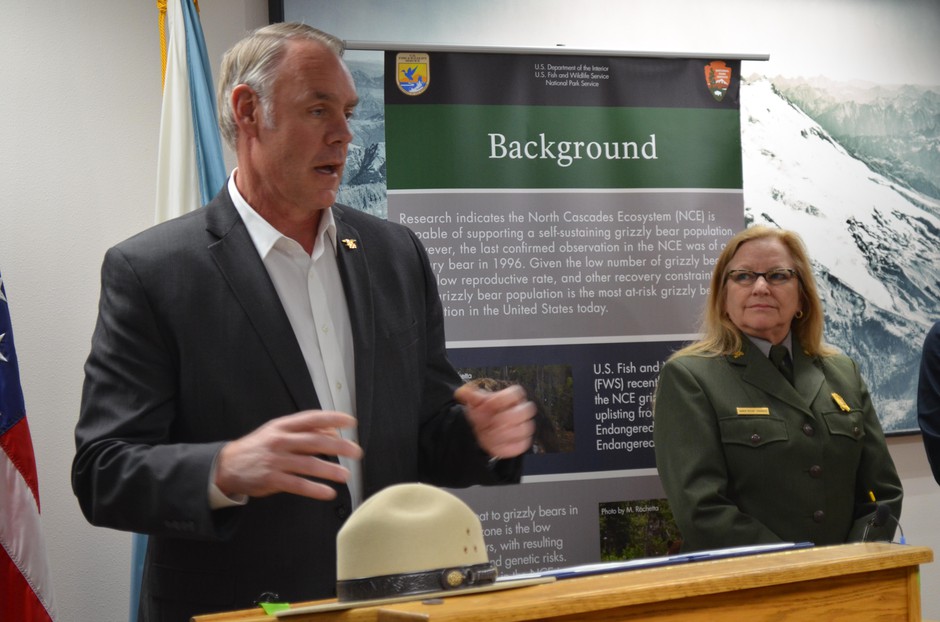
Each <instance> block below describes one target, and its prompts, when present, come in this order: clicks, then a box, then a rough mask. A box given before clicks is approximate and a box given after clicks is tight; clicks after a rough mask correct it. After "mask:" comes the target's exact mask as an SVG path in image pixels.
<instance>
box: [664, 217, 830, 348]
mask: <svg viewBox="0 0 940 622" xmlns="http://www.w3.org/2000/svg"><path fill="white" fill-rule="evenodd" d="M766 238H772V239H776V240H780V242H782V243H783V245H784V246H786V247H787V249H788V250H789V251H790V256H791V257H792V258H793V269H794V270H795V271H796V273H797V278H798V284H799V290H800V301H801V303H802V304H801V305H800V309H801V312H802V315H800V316H799V317H795V318H793V322H792V324H791V327H790V330H791V332H792V333H793V336H794V344H793V347H801V348H803V349H804V350H805V351H806V352H807V354H809V355H810V356H831V355H833V354H835V353H836V352H838V350H836V349H835V348H833V347H832V346H830V345H827V344H826V342H825V340H824V339H823V325H824V323H825V317H824V313H823V308H822V302H821V301H820V300H819V293H818V291H817V290H816V280H815V278H814V277H813V270H812V266H811V265H810V260H809V255H808V254H807V252H806V247H805V246H804V245H803V240H802V239H800V236H799V235H798V234H796V233H795V232H793V231H787V230H785V229H775V228H773V227H767V226H764V225H755V226H753V227H748V228H747V229H744V230H743V231H741V232H739V233H738V234H737V235H735V236H734V237H732V238H731V239H730V240H728V243H727V244H726V245H725V248H724V250H722V251H721V255H720V256H719V257H718V262H717V263H716V264H715V269H714V271H713V272H712V281H711V290H710V291H709V293H708V300H707V301H706V303H705V314H704V318H703V320H702V328H701V333H702V337H701V339H699V340H698V341H696V342H694V343H692V344H689V345H688V346H686V347H684V348H682V349H681V350H679V351H678V352H676V353H674V354H673V355H672V357H670V358H676V357H679V356H688V355H698V356H723V355H728V354H733V353H735V352H738V351H739V350H741V347H742V345H743V343H744V341H743V340H744V335H743V333H742V332H741V329H739V328H738V327H737V326H735V325H734V323H732V321H731V318H730V317H728V313H727V310H726V309H725V299H726V292H727V288H728V278H727V277H728V264H729V263H731V260H732V259H733V258H734V256H735V254H736V253H737V252H738V249H739V248H741V245H742V244H745V243H747V242H750V241H752V240H761V239H766Z"/></svg>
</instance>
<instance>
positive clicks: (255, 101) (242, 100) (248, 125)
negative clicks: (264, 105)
mask: <svg viewBox="0 0 940 622" xmlns="http://www.w3.org/2000/svg"><path fill="white" fill-rule="evenodd" d="M231 105H232V116H233V118H234V119H235V125H237V126H238V135H239V136H257V134H258V130H259V129H260V127H261V123H262V118H261V117H262V112H261V101H260V99H259V98H258V94H257V93H256V92H255V91H254V89H252V88H251V87H250V86H248V85H247V84H239V85H238V86H236V87H235V88H234V89H232V97H231Z"/></svg>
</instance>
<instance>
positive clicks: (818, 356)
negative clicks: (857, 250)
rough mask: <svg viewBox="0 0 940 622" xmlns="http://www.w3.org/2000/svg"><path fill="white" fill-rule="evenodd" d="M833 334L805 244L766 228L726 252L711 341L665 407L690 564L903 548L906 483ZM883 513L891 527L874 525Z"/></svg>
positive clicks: (673, 367) (664, 378)
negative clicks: (848, 545)
mask: <svg viewBox="0 0 940 622" xmlns="http://www.w3.org/2000/svg"><path fill="white" fill-rule="evenodd" d="M823 323H824V317H823V309H822V304H821V302H820V300H819V295H818V293H817V291H816V284H815V282H814V280H813V273H812V270H811V268H810V261H809V257H808V256H807V254H806V250H805V249H804V246H803V243H802V241H801V240H800V238H799V236H798V235H797V234H795V233H793V232H790V231H783V230H779V229H773V228H769V227H763V226H754V227H751V228H748V229H745V230H744V231H742V232H740V233H738V234H737V235H736V236H734V237H733V238H732V239H731V240H730V241H729V242H728V244H727V246H725V248H724V250H723V251H722V253H721V256H720V257H719V259H718V262H717V264H716V265H715V271H714V273H713V274H712V280H711V291H710V293H709V297H708V301H707V305H706V309H705V318H704V326H703V329H702V335H703V336H702V338H701V339H700V340H699V341H696V342H694V343H692V344H690V345H688V346H686V347H685V348H683V349H682V350H679V351H678V352H676V353H675V354H673V355H672V357H671V358H670V359H669V361H668V362H667V363H666V365H665V366H664V367H663V370H662V373H661V375H660V378H659V386H658V387H657V391H656V398H655V404H654V439H655V443H656V466H657V468H658V469H659V474H660V477H661V478H662V482H663V487H664V488H665V490H666V495H667V496H668V498H669V503H670V505H671V506H672V510H673V512H674V515H675V518H676V522H677V523H678V526H679V529H680V531H681V532H682V538H683V550H684V551H691V550H702V549H715V548H724V547H733V546H744V545H753V544H763V543H773V542H813V543H815V544H817V545H826V544H838V543H843V542H852V541H860V540H889V539H891V538H892V537H893V534H894V531H895V526H896V525H897V520H896V519H897V517H898V516H899V515H900V512H901V498H902V496H903V493H902V490H901V482H900V479H899V478H898V474H897V471H896V470H895V467H894V462H893V461H892V459H891V455H890V454H889V453H888V448H887V445H886V444H885V438H884V433H883V432H882V429H881V425H880V424H879V422H878V417H877V415H876V414H875V409H874V407H873V406H872V402H871V396H870V395H869V393H868V387H867V386H866V385H865V382H864V381H863V380H862V378H861V376H860V374H859V370H858V366H857V365H856V364H855V362H854V361H853V360H852V359H850V358H849V357H847V356H845V355H844V354H841V353H839V352H838V351H837V350H836V349H835V348H833V347H832V346H829V345H827V344H826V343H825V342H824V341H823ZM878 504H884V505H886V506H887V507H888V508H890V510H891V515H890V517H887V516H886V515H885V512H884V510H882V511H881V512H879V514H878V515H879V520H873V519H874V517H875V510H876V508H877V505H878Z"/></svg>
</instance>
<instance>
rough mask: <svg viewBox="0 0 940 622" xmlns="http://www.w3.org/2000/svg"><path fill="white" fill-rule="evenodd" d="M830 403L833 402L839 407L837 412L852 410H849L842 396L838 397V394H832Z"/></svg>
mask: <svg viewBox="0 0 940 622" xmlns="http://www.w3.org/2000/svg"><path fill="white" fill-rule="evenodd" d="M832 401H833V402H835V403H836V404H837V405H838V406H839V410H841V411H842V412H849V411H850V410H852V409H851V408H849V405H848V404H846V403H845V400H844V399H842V396H841V395H839V394H838V393H833V394H832Z"/></svg>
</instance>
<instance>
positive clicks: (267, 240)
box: [211, 173, 362, 508]
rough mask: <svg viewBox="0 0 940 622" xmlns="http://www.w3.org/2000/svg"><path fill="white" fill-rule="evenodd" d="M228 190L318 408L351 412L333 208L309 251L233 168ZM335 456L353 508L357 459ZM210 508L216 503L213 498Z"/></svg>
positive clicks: (349, 344) (345, 312) (347, 327)
mask: <svg viewBox="0 0 940 622" xmlns="http://www.w3.org/2000/svg"><path fill="white" fill-rule="evenodd" d="M228 191H229V194H230V196H231V197H232V201H233V202H234V203H235V209H236V210H238V214H239V215H240V216H241V219H242V221H243V222H244V223H245V227H246V228H247V229H248V234H249V235H250V236H251V240H252V242H253V243H254V245H255V248H256V249H257V251H258V255H259V256H260V257H261V260H262V261H263V262H264V266H265V268H266V269H267V271H268V275H269V276H270V277H271V281H272V282H273V283H274V289H275V290H277V295H278V298H280V300H281V305H282V306H283V307H284V311H285V312H286V313H287V317H288V319H289V320H290V323H291V327H292V328H293V329H294V335H295V336H296V337H297V343H298V344H299V345H300V350H301V352H303V355H304V360H305V361H306V363H307V370H308V371H309V372H310V377H311V378H312V379H313V386H314V388H315V389H316V392H317V397H318V398H319V400H320V407H321V408H322V409H323V410H338V411H340V412H344V413H349V414H351V415H353V416H355V415H356V374H355V357H354V350H353V337H352V326H351V324H350V320H349V309H348V307H347V306H346V295H345V293H344V291H343V283H342V281H341V280H340V275H339V268H338V266H337V263H336V222H335V221H334V219H333V211H332V209H325V210H323V216H322V217H321V218H320V229H319V231H318V232H317V238H316V241H315V242H314V245H313V252H312V253H311V254H309V255H308V254H307V252H306V251H305V250H304V249H303V247H302V246H301V245H300V244H299V243H298V242H297V241H296V240H293V239H291V238H288V237H286V236H285V235H283V234H282V233H280V232H279V231H278V230H277V229H275V228H274V227H272V226H271V224H270V223H268V221H266V220H265V219H264V218H262V217H261V216H260V215H258V213H257V212H255V211H254V209H252V208H251V206H250V205H248V203H247V202H246V201H245V199H244V198H243V197H242V196H241V193H239V191H238V188H237V187H236V186H235V174H234V173H233V174H232V175H231V176H230V177H229V182H228ZM340 433H341V435H342V436H343V437H344V438H348V439H351V440H353V441H357V440H358V437H357V434H356V430H355V428H351V429H343V430H341V431H340ZM339 461H340V464H342V465H343V466H345V467H346V468H347V469H349V471H350V478H349V481H348V482H347V484H348V486H349V492H350V495H351V497H352V504H353V508H356V507H358V506H359V503H360V502H361V500H362V471H361V468H362V467H361V463H360V461H359V460H351V459H349V458H345V457H340V459H339ZM211 481H214V478H213V480H211ZM213 488H214V486H213ZM216 492H220V491H218V489H216ZM211 496H212V497H213V498H214V499H215V498H216V497H215V495H214V494H211ZM232 501H236V502H237V500H234V499H229V500H228V502H227V503H223V505H231V503H232ZM213 507H221V506H216V505H215V501H213Z"/></svg>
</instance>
